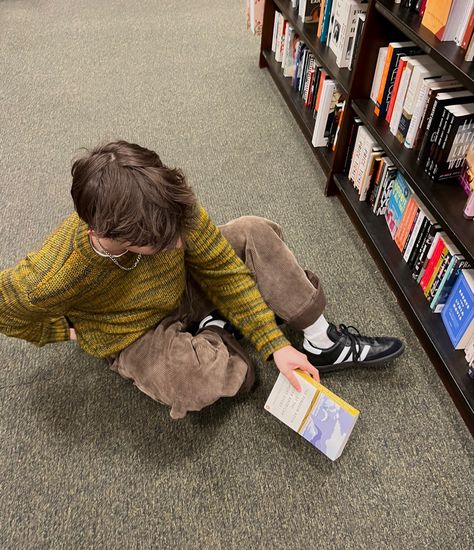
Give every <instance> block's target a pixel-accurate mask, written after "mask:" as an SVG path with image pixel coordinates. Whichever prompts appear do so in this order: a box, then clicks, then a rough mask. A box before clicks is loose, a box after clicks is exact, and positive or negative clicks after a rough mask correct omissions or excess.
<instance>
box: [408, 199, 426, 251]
mask: <svg viewBox="0 0 474 550" xmlns="http://www.w3.org/2000/svg"><path fill="white" fill-rule="evenodd" d="M418 208H419V206H418ZM424 219H425V215H424V213H423V210H421V209H420V213H419V214H418V218H417V219H416V224H415V227H414V228H413V231H412V234H411V236H410V240H409V241H408V245H407V249H406V250H405V254H404V255H403V259H404V260H405V262H408V260H409V259H410V255H411V252H412V250H413V247H414V246H415V242H416V239H417V237H418V233H419V232H420V229H421V224H422V223H423V220H424Z"/></svg>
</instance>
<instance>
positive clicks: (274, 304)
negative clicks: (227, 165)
mask: <svg viewBox="0 0 474 550" xmlns="http://www.w3.org/2000/svg"><path fill="white" fill-rule="evenodd" d="M219 229H220V231H221V232H222V234H223V236H224V237H225V238H226V239H227V240H228V241H229V243H230V244H231V246H232V247H233V248H234V250H235V251H236V253H237V254H238V255H239V257H240V258H241V259H242V260H243V261H244V262H245V263H246V265H247V266H248V268H249V269H250V272H251V273H252V275H253V277H254V278H255V281H256V283H257V286H258V288H259V290H260V292H261V294H262V296H263V298H264V300H265V302H266V303H267V304H268V306H269V307H270V309H271V310H272V311H273V312H274V313H275V314H276V315H278V317H280V318H281V319H283V320H284V321H285V322H287V323H288V324H290V325H291V326H292V327H294V328H295V329H303V328H305V327H307V326H309V325H310V324H312V323H313V322H314V321H316V319H317V318H318V317H319V316H320V315H321V314H322V313H323V310H324V307H325V305H326V299H325V296H324V293H323V290H322V288H321V285H320V283H319V280H318V278H317V277H316V275H315V274H314V273H311V272H310V271H305V270H303V269H302V268H301V267H300V265H299V264H298V262H297V260H296V258H295V256H294V254H293V253H292V252H291V251H290V249H289V248H288V247H287V246H286V244H285V243H284V242H283V238H282V231H281V228H280V226H279V225H278V224H276V223H274V222H272V221H270V220H267V219H265V218H260V217H257V216H244V217H241V218H238V219H236V220H232V221H230V222H229V223H226V224H225V225H222V226H220V227H219ZM213 309H215V306H214V305H213V304H212V303H211V302H210V301H209V300H208V299H207V298H206V297H205V296H204V294H203V292H202V291H201V290H200V289H199V287H198V286H197V285H196V284H195V283H194V282H192V281H191V280H190V281H189V284H188V288H187V292H186V294H185V296H184V297H183V302H182V305H181V307H180V310H179V311H178V312H176V313H175V314H173V315H171V316H169V317H167V318H165V319H164V320H163V321H161V322H160V323H159V325H158V326H157V327H156V328H153V329H151V330H149V331H148V332H147V333H145V334H144V335H143V336H142V337H141V338H139V339H138V340H137V341H136V342H134V343H133V344H131V345H130V346H128V347H127V348H125V349H124V350H122V351H121V352H120V353H119V354H117V355H116V356H114V357H113V358H110V360H109V365H110V368H111V369H112V370H114V371H115V372H118V373H119V374H120V375H121V376H123V377H124V378H128V379H131V380H133V382H134V383H135V385H136V386H137V387H138V388H139V389H140V390H141V391H143V392H144V393H146V394H147V395H149V396H150V397H151V398H153V399H155V400H156V401H159V402H161V403H163V404H165V405H168V406H169V407H171V411H170V415H171V417H172V418H175V419H177V418H183V417H184V416H185V415H186V413H187V412H189V411H199V410H201V409H202V408H204V407H206V406H208V405H211V404H212V403H214V402H215V401H217V400H218V399H219V398H221V397H230V396H234V395H236V394H237V393H245V392H246V391H248V390H249V389H250V387H251V386H252V384H253V381H254V378H255V371H254V366H253V365H252V362H251V360H250V358H249V357H248V355H247V354H246V352H245V351H244V350H243V348H242V347H241V345H240V344H239V343H238V342H237V341H236V340H235V339H234V338H233V337H232V336H231V335H230V334H229V333H228V332H226V331H225V330H223V329H220V328H217V327H213V328H209V329H206V330H203V331H202V332H200V333H199V334H197V335H195V336H193V335H192V334H191V333H190V332H187V331H186V326H187V324H189V323H190V322H192V321H197V320H200V319H202V318H203V317H204V316H206V315H207V314H208V313H209V312H210V311H212V310H213Z"/></svg>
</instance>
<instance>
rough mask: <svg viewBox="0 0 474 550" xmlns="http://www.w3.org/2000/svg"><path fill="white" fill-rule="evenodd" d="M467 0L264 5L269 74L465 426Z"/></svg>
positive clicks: (473, 207)
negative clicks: (409, 323)
mask: <svg viewBox="0 0 474 550" xmlns="http://www.w3.org/2000/svg"><path fill="white" fill-rule="evenodd" d="M473 31H474V1H472V2H471V1H470V0H466V1H465V2H458V1H456V0H453V1H444V2H437V1H436V0H427V1H404V0H402V2H395V1H393V0H369V1H368V2H364V1H361V0H349V1H343V0H320V1H312V2H311V1H310V0H307V1H306V2H304V1H300V2H295V1H294V0H266V3H265V10H264V16H263V26H262V40H261V52H260V67H266V68H267V69H268V70H269V73H270V74H271V76H272V78H273V80H274V82H275V83H276V85H277V87H278V88H279V90H280V92H281V94H282V96H283V98H284V99H285V101H286V103H287V105H288V107H289V108H290V110H291V112H292V114H293V116H294V117H295V119H296V121H297V122H298V124H299V126H300V128H301V129H302V131H303V134H304V135H305V137H306V139H307V141H308V144H309V146H310V147H311V149H312V151H313V153H314V154H315V156H316V158H317V159H318V160H319V162H320V164H321V167H322V168H323V170H324V173H325V174H326V176H327V182H326V186H325V194H326V195H327V196H330V195H338V196H339V198H340V200H341V202H342V203H343V205H344V207H345V210H346V212H347V214H348V216H349V218H350V219H351V220H352V222H353V223H354V225H355V226H356V227H357V228H358V230H359V233H360V235H361V237H362V239H363V240H364V242H365V244H366V245H367V247H368V249H369V251H370V252H371V253H372V255H373V257H374V259H375V261H376V262H377V264H378V265H379V267H380V268H381V271H382V273H383V274H384V276H385V278H386V280H387V281H388V282H389V283H390V285H391V287H392V289H393V291H394V292H395V294H396V296H397V298H398V300H399V303H400V305H401V307H402V308H403V310H404V312H405V313H406V315H407V317H408V319H409V320H410V322H411V324H412V326H413V328H414V329H415V331H416V333H417V335H418V336H419V338H420V341H421V343H422V344H423V345H424V347H425V349H426V351H427V352H428V354H429V356H430V358H431V359H432V361H433V364H434V366H435V368H436V370H437V372H438V374H439V376H440V377H441V379H442V380H443V382H444V384H445V386H446V388H447V390H448V391H449V393H450V394H451V397H452V398H453V400H454V402H455V403H456V405H457V407H458V409H459V411H460V413H461V415H462V416H463V418H464V420H465V421H466V423H467V425H468V427H469V428H470V429H471V431H473V433H474V380H473V379H472V374H473V370H474V366H473V362H474V320H473V318H472V311H474V304H473V303H472V301H473V296H474V293H473V288H474V283H473V278H472V272H473V269H474V178H473V174H474V62H470V61H468V59H469V47H470V44H471V42H472V34H473Z"/></svg>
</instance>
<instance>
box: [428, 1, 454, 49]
mask: <svg viewBox="0 0 474 550" xmlns="http://www.w3.org/2000/svg"><path fill="white" fill-rule="evenodd" d="M452 4H453V0H429V2H427V5H426V9H425V12H424V14H423V18H422V20H421V25H422V26H423V27H425V28H426V29H428V30H429V31H431V32H432V33H433V34H434V35H435V36H436V38H438V40H443V35H444V32H445V29H446V24H447V22H448V17H449V12H450V10H451V6H452Z"/></svg>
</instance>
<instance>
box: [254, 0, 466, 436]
mask: <svg viewBox="0 0 474 550" xmlns="http://www.w3.org/2000/svg"><path fill="white" fill-rule="evenodd" d="M275 11H279V12H280V13H282V14H283V16H284V17H285V18H286V19H288V20H289V21H290V23H291V25H292V26H293V27H294V28H295V31H296V33H297V34H298V35H299V36H300V37H301V38H302V40H304V42H305V43H306V45H307V46H308V48H309V49H310V50H311V52H312V53H313V54H314V56H315V57H316V58H317V59H318V61H319V62H320V63H321V64H322V65H323V66H324V68H325V70H326V71H327V73H328V74H329V76H330V78H332V79H333V80H334V81H335V82H336V84H337V86H338V88H339V89H340V90H341V91H342V92H343V93H344V96H345V100H346V104H345V111H344V115H343V118H342V124H341V127H340V129H339V135H338V140H337V146H336V149H335V151H334V152H333V151H330V150H329V149H328V148H325V147H317V148H314V147H313V146H312V145H311V138H312V132H313V129H314V120H313V119H312V116H311V113H309V114H308V112H307V111H308V109H305V107H304V103H303V101H302V100H301V98H300V97H299V95H298V93H297V92H296V91H295V90H293V89H292V87H291V84H290V83H289V82H288V79H287V78H285V77H284V76H283V74H282V71H281V66H280V64H279V63H277V62H276V61H275V59H274V54H273V52H272V51H271V46H272V37H273V23H274V16H275ZM407 11H409V10H407V9H406V8H401V7H400V6H399V5H395V4H394V3H393V2H392V1H391V0H369V3H368V9H367V14H366V21H365V25H364V29H363V33H362V37H361V42H360V47H359V52H358V55H357V59H356V61H355V64H354V67H353V70H352V71H349V70H348V69H339V68H338V67H337V65H336V63H335V56H334V54H333V53H332V52H331V51H330V49H329V48H328V47H327V46H323V45H321V44H320V43H319V41H318V40H317V38H316V37H315V34H316V33H315V30H316V28H317V27H316V25H309V24H304V23H303V22H302V21H301V19H299V18H298V10H297V9H296V10H295V9H293V8H292V7H291V0H266V1H265V8H264V15H263V24H262V37H261V47H260V58H259V66H260V67H261V68H267V69H268V71H269V73H270V75H271V76H272V78H273V80H274V82H275V84H276V86H277V87H278V89H279V91H280V93H281V94H282V96H283V98H284V100H285V102H286V103H287V105H288V107H289V109H290V111H291V112H292V114H293V116H294V118H295V120H296V121H297V123H298V124H299V126H300V128H301V130H302V132H303V134H304V135H305V137H306V139H307V141H308V143H309V145H310V147H311V149H312V150H313V153H314V154H315V156H316V158H317V159H318V161H319V162H320V164H321V167H322V169H323V171H324V173H325V175H326V176H327V180H326V186H325V190H324V191H325V195H326V196H330V195H337V196H338V197H339V199H340V200H341V203H342V204H343V206H344V209H345V211H346V213H347V215H348V217H349V219H350V220H351V221H352V223H353V224H354V226H355V227H356V228H357V230H358V232H359V234H360V236H361V238H362V240H363V242H364V243H365V245H366V246H367V248H368V250H369V251H370V253H371V255H372V256H373V258H374V260H375V262H376V263H377V265H378V267H379V268H380V270H381V272H382V274H383V275H384V277H385V279H386V281H387V282H388V283H389V285H390V287H391V288H392V290H393V292H394V294H395V296H396V297H397V299H398V302H399V304H400V306H401V308H402V309H403V311H404V312H405V314H406V316H407V318H408V320H409V321H410V323H411V325H412V327H413V329H414V331H415V332H416V334H417V336H418V338H419V340H420V342H421V343H422V345H423V347H424V348H425V350H426V352H427V353H428V355H429V357H430V358H431V360H432V362H433V365H434V367H435V368H436V370H437V373H438V375H439V376H440V378H441V380H442V381H443V383H444V385H445V387H446V389H447V390H448V392H449V393H450V395H451V397H452V399H453V401H454V403H455V404H456V406H457V408H458V410H459V412H460V414H461V416H462V417H463V419H464V421H465V422H466V424H467V426H468V428H469V429H470V431H471V433H473V434H474V380H472V379H470V378H469V376H468V374H467V363H466V361H465V359H464V353H463V352H462V351H455V350H454V349H453V347H452V344H451V341H450V339H449V337H448V335H447V332H446V330H445V328H444V325H443V322H442V319H441V316H440V315H439V314H438V315H437V314H434V313H432V311H431V310H430V307H429V305H428V302H427V301H426V299H425V297H424V295H423V291H422V290H421V288H420V287H419V286H418V284H417V283H416V281H414V279H413V278H412V276H411V272H410V271H409V269H408V267H407V265H406V264H405V262H404V261H403V258H402V256H401V254H400V252H399V250H398V248H397V246H396V245H395V243H394V242H393V241H392V238H391V236H390V234H389V232H388V228H387V227H386V224H385V220H384V219H383V216H375V215H374V214H373V213H372V211H371V209H370V206H369V205H368V204H366V203H364V202H360V201H359V197H358V195H357V193H356V191H355V190H354V189H353V187H352V184H351V183H350V182H349V180H348V179H347V177H346V176H345V175H344V174H343V168H344V163H345V157H346V151H347V147H348V143H349V139H350V132H351V127H352V123H353V119H354V116H358V117H359V118H361V119H362V122H363V124H364V126H366V128H367V130H368V131H369V132H370V133H371V134H372V136H373V137H374V138H375V139H376V140H377V141H378V143H379V145H380V146H381V147H383V149H384V150H385V153H386V154H387V156H389V157H390V158H391V160H392V161H393V162H394V163H395V165H396V166H397V168H398V169H399V170H400V171H401V172H402V174H403V175H404V177H405V178H406V179H407V181H408V183H409V185H410V187H412V188H413V189H414V191H415V192H416V193H417V194H418V195H419V196H420V198H421V199H422V201H423V203H424V204H425V206H426V207H427V208H428V209H429V210H430V212H431V214H432V215H433V216H434V217H435V219H437V220H438V221H439V222H440V223H441V225H442V228H443V230H444V231H446V232H447V233H448V235H449V236H450V237H451V238H452V240H453V242H454V243H455V244H456V245H457V246H458V248H459V249H460V250H461V252H463V254H464V255H465V257H466V259H468V260H470V262H471V264H472V265H473V266H474V222H468V221H464V220H463V219H462V209H460V204H461V203H460V201H461V200H462V190H461V189H459V190H460V191H461V194H459V195H457V198H454V199H452V198H450V201H449V202H451V201H454V203H455V204H454V206H452V207H449V205H448V206H447V204H446V203H447V201H446V197H447V196H449V194H451V195H452V194H453V193H452V188H451V190H448V191H446V188H445V187H444V188H443V186H440V185H438V187H435V186H434V185H432V184H431V182H430V181H429V180H428V178H426V177H425V176H424V175H423V173H422V172H420V170H419V169H418V168H417V166H416V162H415V159H416V156H415V157H414V156H413V153H407V152H406V150H405V149H404V147H403V146H400V145H399V144H398V145H397V143H396V142H395V141H394V140H393V139H392V137H391V134H389V132H387V131H386V130H387V129H386V128H385V125H386V123H385V121H378V120H376V118H375V117H374V116H373V114H372V111H373V105H372V104H371V101H370V100H369V95H370V90H371V86H372V80H373V75H374V72H375V66H376V63H377V56H378V50H379V48H380V47H382V46H385V45H387V44H388V43H389V42H391V41H395V40H400V39H404V40H413V41H415V42H416V43H417V44H418V45H419V46H420V47H421V48H422V50H423V51H425V52H426V53H431V54H432V55H433V58H435V60H436V61H437V62H438V63H439V64H440V65H442V66H443V67H444V68H446V69H447V70H448V71H449V72H452V74H453V75H454V76H455V77H456V78H458V79H459V80H460V81H461V82H462V84H463V85H464V86H465V87H466V88H468V89H469V90H470V91H472V92H474V69H473V66H474V63H471V64H468V63H464V62H462V61H460V55H459V52H457V51H455V50H454V49H453V48H452V47H450V46H449V44H451V43H449V44H448V45H447V43H443V42H439V41H437V40H436V39H432V38H430V35H429V33H426V32H424V29H423V28H421V30H420V25H419V21H418V20H416V18H415V17H413V15H412V14H407Z"/></svg>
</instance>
